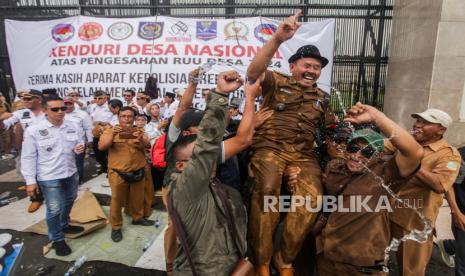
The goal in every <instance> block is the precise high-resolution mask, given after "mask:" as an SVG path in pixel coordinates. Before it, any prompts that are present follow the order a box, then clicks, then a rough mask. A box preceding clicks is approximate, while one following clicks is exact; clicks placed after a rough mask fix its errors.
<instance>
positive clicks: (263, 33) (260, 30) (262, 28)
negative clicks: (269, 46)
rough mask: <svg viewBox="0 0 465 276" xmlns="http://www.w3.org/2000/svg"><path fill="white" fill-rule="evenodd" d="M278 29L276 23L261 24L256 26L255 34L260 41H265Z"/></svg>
mask: <svg viewBox="0 0 465 276" xmlns="http://www.w3.org/2000/svg"><path fill="white" fill-rule="evenodd" d="M277 29H278V28H277V27H276V25H274V24H260V25H258V26H257V27H255V30H254V34H255V37H256V38H257V39H258V40H259V41H261V42H263V43H265V42H267V41H268V40H270V38H271V36H272V35H273V33H274V32H276V30H277Z"/></svg>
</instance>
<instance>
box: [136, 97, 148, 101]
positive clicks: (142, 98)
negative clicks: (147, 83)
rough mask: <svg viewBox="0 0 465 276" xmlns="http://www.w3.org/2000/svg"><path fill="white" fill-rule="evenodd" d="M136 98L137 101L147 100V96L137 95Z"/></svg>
mask: <svg viewBox="0 0 465 276" xmlns="http://www.w3.org/2000/svg"><path fill="white" fill-rule="evenodd" d="M137 100H138V101H139V100H147V98H145V97H138V98H137Z"/></svg>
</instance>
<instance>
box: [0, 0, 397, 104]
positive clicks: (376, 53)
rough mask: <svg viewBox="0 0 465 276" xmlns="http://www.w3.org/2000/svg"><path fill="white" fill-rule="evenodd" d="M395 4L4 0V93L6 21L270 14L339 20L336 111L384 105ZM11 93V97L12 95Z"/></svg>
mask: <svg viewBox="0 0 465 276" xmlns="http://www.w3.org/2000/svg"><path fill="white" fill-rule="evenodd" d="M393 1H394V0H252V1H251V0H16V1H14V0H0V20H1V25H2V26H1V28H0V38H2V39H1V41H0V89H1V91H13V90H12V88H13V87H14V84H13V82H12V80H11V69H10V65H9V59H8V53H7V48H6V41H5V28H4V19H16V20H46V19H54V18H62V17H66V16H75V15H87V16H103V17H142V16H153V15H168V16H173V17H192V18H240V17H250V16H264V17H271V18H275V19H282V18H285V17H287V16H288V15H291V14H293V13H294V12H295V9H296V8H300V9H302V11H303V16H302V20H303V21H304V22H308V21H318V20H323V19H327V18H334V19H335V20H336V31H335V50H334V66H333V74H332V86H333V87H334V88H335V89H337V90H339V91H340V92H341V93H340V94H341V98H342V101H341V102H339V101H338V100H337V99H336V97H332V99H331V101H332V104H333V107H334V108H335V109H336V111H338V112H340V111H341V106H343V107H345V108H346V107H349V106H350V105H352V104H353V103H355V102H357V101H361V102H364V103H368V104H371V105H374V106H377V107H378V108H382V107H383V102H384V92H385V81H386V74H387V64H388V48H389V47H388V46H389V40H390V38H389V37H390V34H391V19H392V5H393ZM10 94H11V93H10Z"/></svg>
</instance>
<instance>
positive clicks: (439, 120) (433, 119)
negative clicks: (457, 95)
mask: <svg viewBox="0 0 465 276" xmlns="http://www.w3.org/2000/svg"><path fill="white" fill-rule="evenodd" d="M411 116H412V117H413V118H418V117H420V118H423V119H424V120H426V121H428V122H430V123H433V124H440V125H442V126H443V127H449V126H450V124H452V118H451V117H450V116H449V114H447V113H446V112H444V111H442V110H439V109H434V108H430V109H427V110H425V111H423V112H421V113H413V114H412V115H411Z"/></svg>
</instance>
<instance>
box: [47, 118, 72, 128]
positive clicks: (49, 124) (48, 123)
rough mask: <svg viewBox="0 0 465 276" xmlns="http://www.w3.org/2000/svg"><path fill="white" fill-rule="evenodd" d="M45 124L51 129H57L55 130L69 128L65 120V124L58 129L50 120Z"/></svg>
mask: <svg viewBox="0 0 465 276" xmlns="http://www.w3.org/2000/svg"><path fill="white" fill-rule="evenodd" d="M45 124H46V126H47V127H49V128H51V127H55V128H65V127H67V126H68V124H67V123H66V121H65V120H63V123H62V124H61V125H60V126H59V127H57V126H55V125H54V124H52V123H51V122H50V121H49V120H48V119H47V122H46V123H45Z"/></svg>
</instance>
